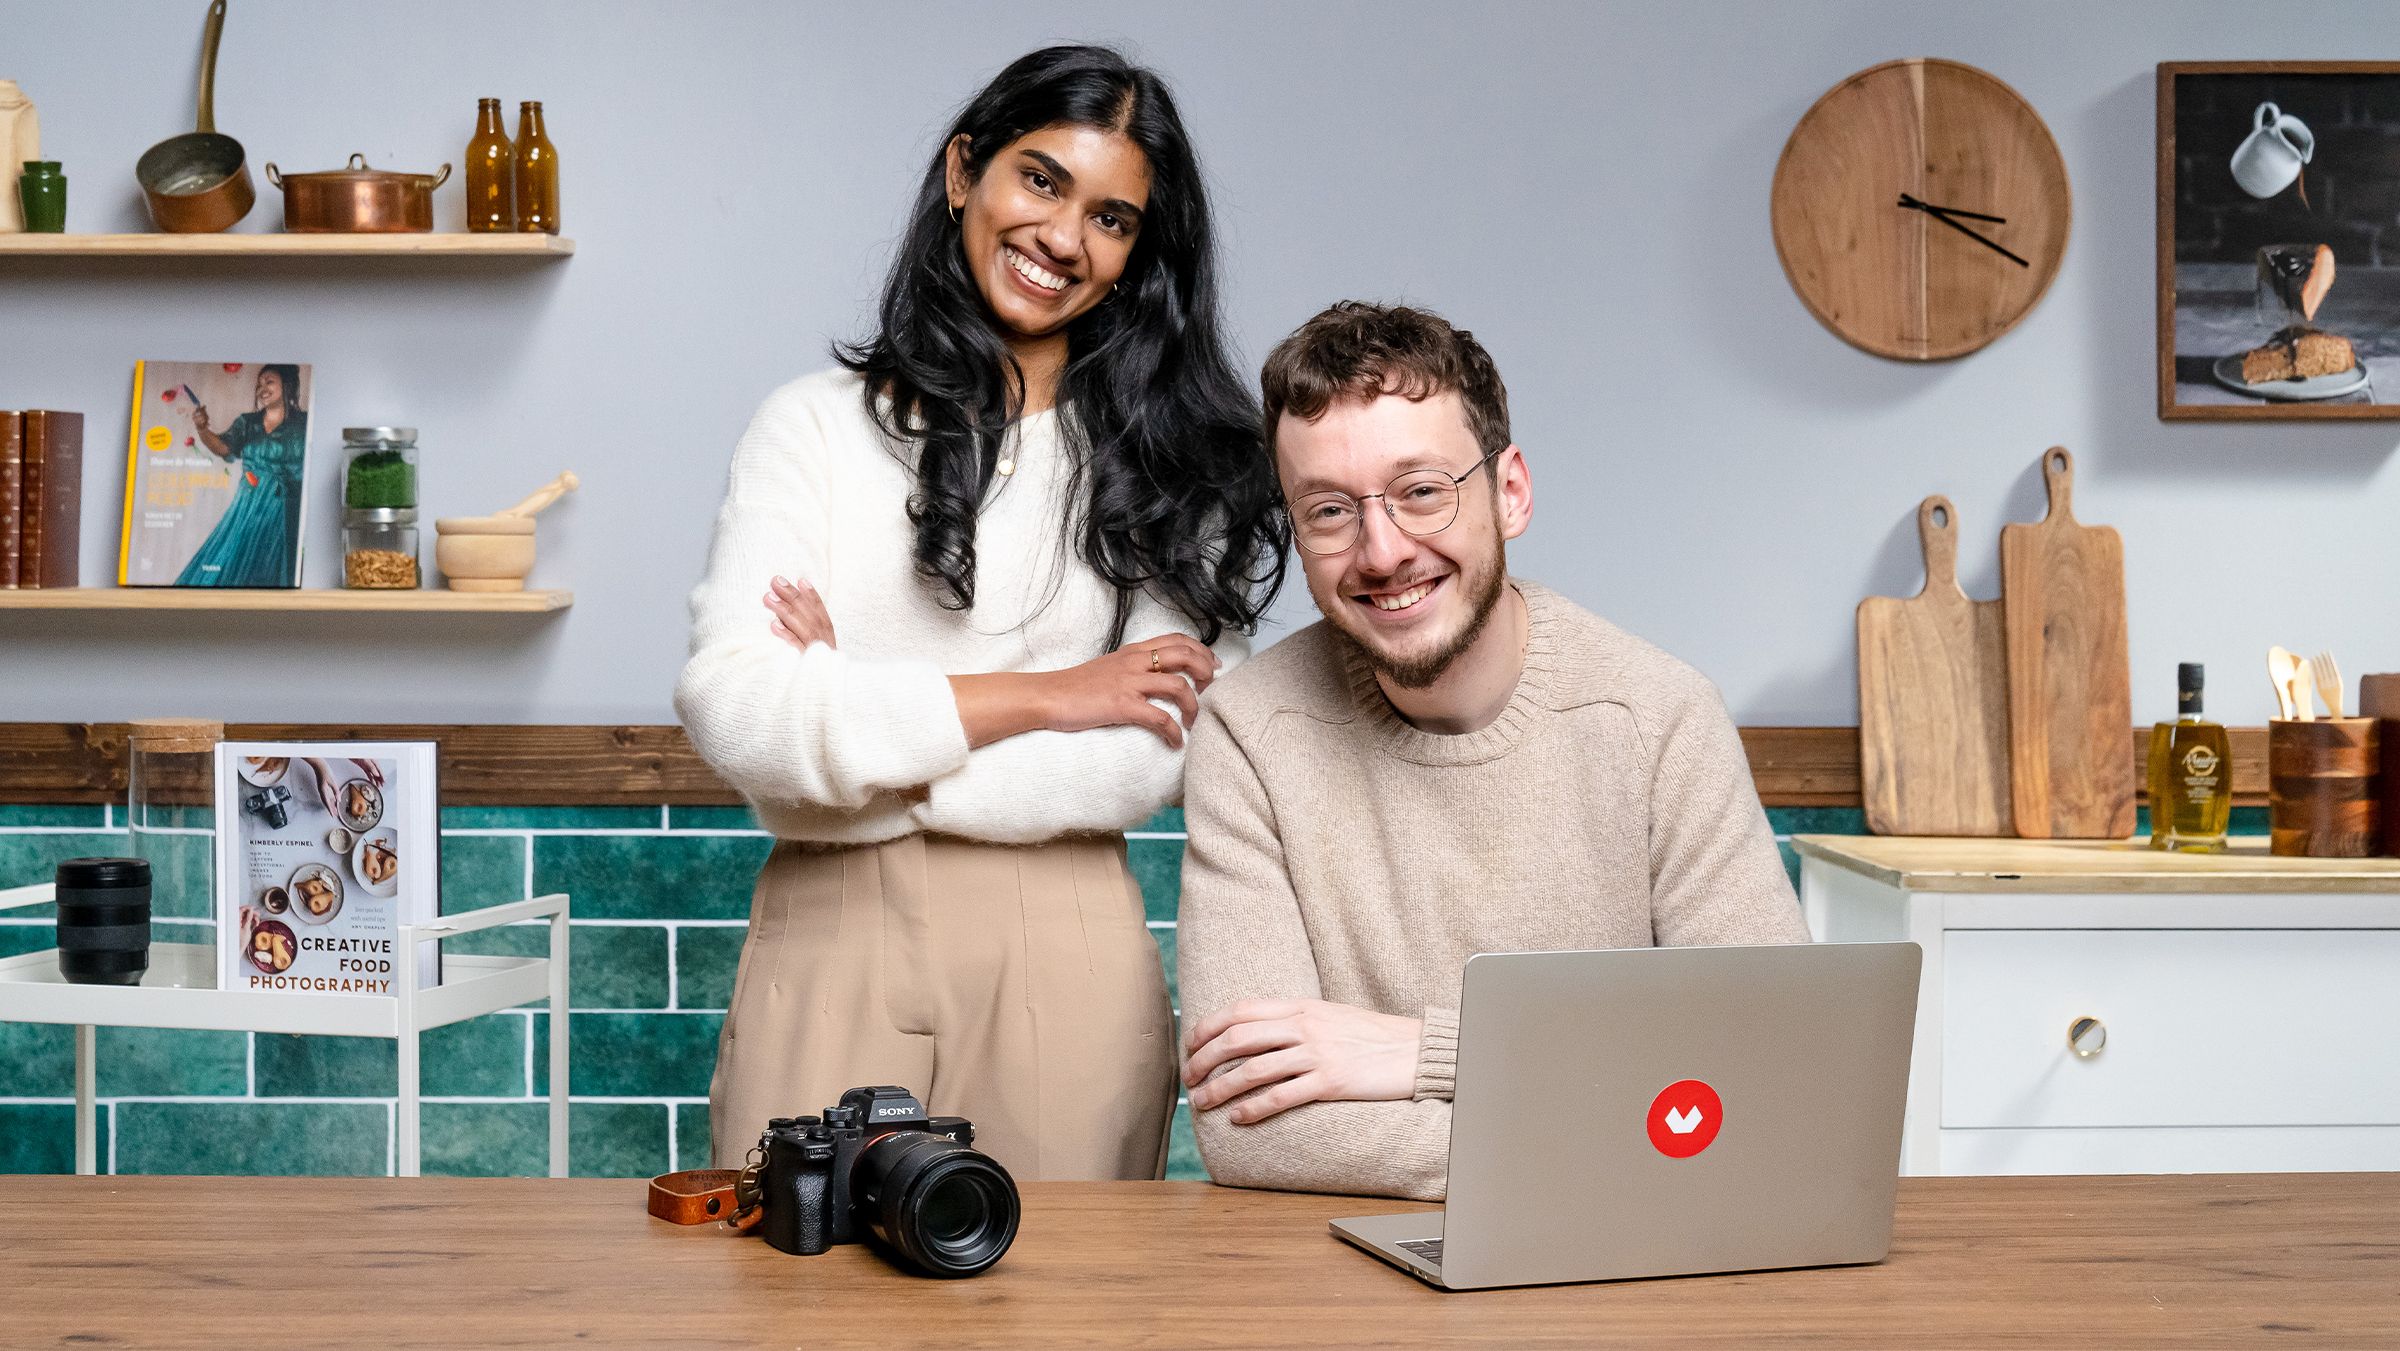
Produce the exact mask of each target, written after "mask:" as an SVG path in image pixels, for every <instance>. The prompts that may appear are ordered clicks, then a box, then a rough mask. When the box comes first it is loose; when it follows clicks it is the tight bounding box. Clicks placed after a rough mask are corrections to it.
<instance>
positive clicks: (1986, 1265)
mask: <svg viewBox="0 0 2400 1351" xmlns="http://www.w3.org/2000/svg"><path fill="white" fill-rule="evenodd" d="M642 1198H643V1184H642V1183H640V1182H629V1181H604V1180H592V1179H574V1180H552V1179H531V1178H523V1179H520V1178H496V1179H487V1178H156V1177H97V1178H75V1177H57V1176H42V1177H6V1178H0V1291H5V1292H6V1294H5V1296H0V1341H4V1342H5V1343H6V1344H8V1345H12V1346H30V1345H42V1346H50V1345H62V1344H70V1343H75V1344H88V1343H97V1344H108V1345H120V1344H121V1345H139V1346H148V1347H189V1346H241V1347H279V1346H302V1345H312V1346H313V1345H329V1344H355V1345H367V1346H376V1347H430V1346H440V1347H487V1346H488V1347H530V1346H540V1347H553V1346H562V1345H567V1344H569V1343H576V1344H581V1345H589V1346H602V1347H610V1346H640V1347H658V1346H668V1345H672V1346H676V1347H777V1348H785V1349H786V1351H789V1348H793V1347H801V1348H808V1349H809V1351H817V1349H818V1348H827V1347H848V1346H858V1347H874V1348H877V1349H878V1351H890V1349H891V1348H897V1347H911V1346H936V1345H938V1346H944V1347H1013V1346H1040V1347H1045V1348H1049V1347H1084V1346H1094V1347H1098V1346H1105V1347H1129V1346H1160V1347H1219V1346H1227V1347H1230V1346H1242V1347H1271V1346H1294V1347H1386V1346H1419V1345H1425V1346H1434V1345H1492V1346H1511V1347H1527V1346H1558V1345H1588V1344H1592V1343H1595V1342H1599V1341H1603V1340H1605V1341H1607V1342H1608V1343H1609V1344H1610V1345H1626V1346H1652V1345H1657V1346H1664V1345H1673V1346H1676V1347H1685V1348H1688V1347H1695V1346H1727V1347H1733V1346H1739V1347H1760V1346H1841V1347H1907V1348H1912V1349H1914V1348H1922V1347H1927V1346H1943V1347H1964V1346H1998V1345H2027V1346H2040V1347H2044V1348H2058V1347H2085V1346H2109V1347H2174V1348H2191V1347H2203V1346H2244V1347H2246V1346H2256V1345H2261V1344H2264V1343H2267V1342H2271V1341H2278V1340H2280V1339H2281V1338H2282V1337H2283V1336H2284V1335H2286V1334H2290V1335H2295V1336H2298V1335H2301V1334H2306V1336H2305V1340H2307V1341H2308V1343H2309V1344H2310V1345H2312V1346H2316V1345H2325V1346H2334V1345H2345V1346H2382V1347H2390V1346H2394V1345H2400V1174H2392V1173H2376V1174H2323V1173H2316V1174H2305V1173H2299V1174H2272V1175H2222V1174H2219V1175H2195V1176H2163V1177H2106V1178H1903V1179H1902V1180H1901V1183H1900V1200H1899V1213H1898V1221H1897V1228H1896V1231H1895V1235H1894V1240H1893V1245H1892V1253H1891V1257H1890V1258H1889V1260H1887V1261H1885V1262H1884V1263H1882V1264H1880V1265H1877V1266H1869V1267H1835V1268H1822V1269H1817V1270H1805V1271H1782V1272H1760V1273H1750V1274H1742V1275H1727V1276H1703V1277H1686V1278H1682V1279H1675V1280H1649V1281H1627V1282H1621V1283H1617V1284H1606V1285H1582V1286H1549V1287H1539V1288H1530V1289H1517V1290H1487V1291H1475V1292H1468V1293H1459V1294H1451V1293H1446V1292H1442V1291H1437V1290H1433V1289H1430V1288H1428V1287H1426V1286H1424V1285H1421V1284H1419V1283H1418V1282H1417V1281H1416V1280H1415V1279H1413V1278H1412V1277H1409V1276H1407V1275H1405V1274H1403V1273H1401V1272H1400V1271H1398V1270H1395V1269H1393V1268H1391V1267H1388V1266H1385V1265H1384V1264H1383V1263H1381V1262H1378V1261H1376V1260H1374V1259H1373V1258H1370V1257H1368V1256H1367V1255H1366V1254H1364V1253H1361V1252H1358V1251H1356V1250H1354V1249H1352V1248H1350V1247H1349V1246H1347V1245H1345V1244H1343V1243H1342V1242H1340V1241H1339V1240H1337V1239H1335V1238H1333V1237H1332V1236H1330V1235H1329V1234H1328V1233H1327V1232H1326V1229H1325V1222H1326V1221H1327V1220H1328V1219H1331V1218H1334V1217H1337V1216H1344V1215H1357V1214H1373V1213H1376V1212H1378V1211H1383V1210H1392V1209H1403V1208H1406V1207H1404V1206H1402V1205H1399V1204H1397V1203H1391V1202H1379V1201H1360V1200H1358V1199H1355V1198H1343V1197H1322V1196H1293V1195H1283V1194H1276V1193H1267V1192H1245V1191H1235V1190H1231V1189H1227V1188H1221V1187H1215V1186H1211V1185H1209V1184H1207V1183H1198V1182H1156V1183H1143V1182H1133V1183H1037V1184H1033V1185H1030V1186H1027V1187H1026V1188H1025V1220H1024V1226H1023V1228H1022V1230H1021V1231H1020V1232H1019V1235H1018V1238H1017V1244H1016V1247H1015V1248H1014V1249H1013V1250H1011V1251H1010V1253H1009V1254H1008V1256H1007V1257H1005V1258H1004V1259H1002V1261H1001V1262H1000V1264H999V1265H998V1266H997V1267H995V1268H993V1269H992V1270H991V1271H990V1272H988V1273H986V1274H985V1275H983V1276H979V1277H975V1278H972V1279H968V1280H961V1281H935V1280H928V1279H924V1278H920V1277H913V1276H906V1275H903V1274H901V1273H899V1272H898V1271H896V1270H894V1269H893V1268H892V1267H891V1266H890V1265H889V1264H888V1263H886V1262H885V1261H884V1259H883V1258H882V1257H881V1256H880V1255H879V1254H878V1253H877V1252H875V1251H874V1250H872V1249H869V1248H866V1247H864V1246H854V1247H842V1248H836V1249H835V1250H833V1251H832V1252H830V1253H827V1254H824V1255H823V1256H819V1257H790V1256H786V1255H785V1254H783V1253H779V1252H776V1251H775V1250H774V1249H772V1248H769V1247H768V1246H767V1245H766V1244H765V1243H764V1242H763V1241H761V1240H758V1239H755V1238H746V1237H739V1236H736V1235H733V1234H731V1233H728V1232H726V1231H724V1230H722V1229H718V1228H713V1227H712V1228H692V1229H684V1228H678V1227H676V1226H674V1225H670V1224H666V1223H664V1222H662V1221H658V1220H653V1219H651V1218H649V1216H648V1215H646V1214H645V1213H644V1212H643V1209H642Z"/></svg>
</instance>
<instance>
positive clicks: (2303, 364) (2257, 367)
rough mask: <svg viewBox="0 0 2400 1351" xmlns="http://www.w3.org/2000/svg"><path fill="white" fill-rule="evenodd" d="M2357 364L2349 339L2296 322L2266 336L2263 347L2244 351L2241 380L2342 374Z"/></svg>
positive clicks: (2253, 382) (2259, 381)
mask: <svg viewBox="0 0 2400 1351" xmlns="http://www.w3.org/2000/svg"><path fill="white" fill-rule="evenodd" d="M2357 365H2358V354H2357V353H2356V352H2354V351H2352V350H2351V347H2350V340H2349V339H2348V338H2345V337H2343V336H2341V335H2340V334H2338V333H2328V332H2326V331H2325V330H2323V329H2321V328H2309V327H2307V326H2305V325H2302V324H2294V325H2292V326H2291V327H2290V328H2286V329H2283V330H2282V331H2280V332H2278V333H2277V334H2276V335H2275V336H2274V337H2272V338H2269V339H2267V341H2266V344H2265V345H2264V346H2261V347H2254V348H2252V349H2251V350H2249V351H2247V352H2244V353H2243V354H2242V383H2244V384H2248V385H2260V384H2265V383H2266V382H2268V381H2270V380H2309V379H2314V378H2315V377H2317V376H2320V375H2340V374H2341V373H2342V372H2344V371H2346V370H2350V369H2352V368H2353V367H2355V366H2357Z"/></svg>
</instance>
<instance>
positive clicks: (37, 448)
mask: <svg viewBox="0 0 2400 1351" xmlns="http://www.w3.org/2000/svg"><path fill="white" fill-rule="evenodd" d="M24 444H25V452H24V456H25V470H24V473H25V486H24V489H23V492H24V499H25V500H24V505H23V506H22V507H21V508H20V510H21V511H22V513H23V515H24V520H25V524H24V527H23V529H24V534H23V537H22V541H23V542H22V543H21V544H20V545H19V546H18V554H19V557H18V560H17V585H18V586H19V587H20V588H22V587H27V586H33V587H40V588H43V589H45V590H47V589H52V588H58V587H70V586H74V585H76V584H77V581H78V579H79V577H80V572H79V570H78V565H77V559H78V557H79V555H80V554H81V553H82V548H83V414H81V413H59V412H53V411H51V410H49V409H46V408H29V409H27V410H26V411H25V414H24Z"/></svg>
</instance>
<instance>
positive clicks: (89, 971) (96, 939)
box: [51, 858, 150, 985]
mask: <svg viewBox="0 0 2400 1351" xmlns="http://www.w3.org/2000/svg"><path fill="white" fill-rule="evenodd" d="M51 880H52V881H53V883H54V884H55V885H56V887H57V892H58V973H59V975H61V976H62V977H64V978H65V979H66V980H67V982H68V983H69V984H73V985H139V984H141V983H142V976H143V974H144V973H145V972H147V971H149V969H150V861H149V860H148V859H140V858H71V859H67V860H65V861H64V862H62V863H60V864H59V865H58V867H57V869H56V870H55V871H54V872H53V873H52V875H51Z"/></svg>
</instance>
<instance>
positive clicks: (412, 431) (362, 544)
mask: <svg viewBox="0 0 2400 1351" xmlns="http://www.w3.org/2000/svg"><path fill="white" fill-rule="evenodd" d="M420 577H421V569H420V567H419V565H418V554H417V429H416V428H414V427H344V428H343V429H342V585H344V586H346V587H353V588H360V589H375V590H392V589H409V588H413V587H416V586H417V585H419V579H420Z"/></svg>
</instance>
